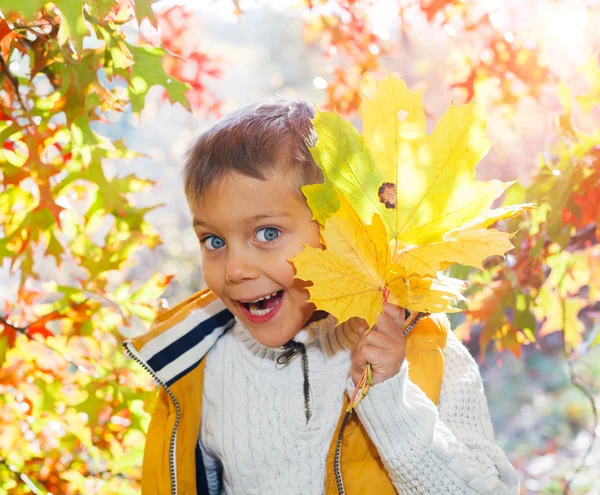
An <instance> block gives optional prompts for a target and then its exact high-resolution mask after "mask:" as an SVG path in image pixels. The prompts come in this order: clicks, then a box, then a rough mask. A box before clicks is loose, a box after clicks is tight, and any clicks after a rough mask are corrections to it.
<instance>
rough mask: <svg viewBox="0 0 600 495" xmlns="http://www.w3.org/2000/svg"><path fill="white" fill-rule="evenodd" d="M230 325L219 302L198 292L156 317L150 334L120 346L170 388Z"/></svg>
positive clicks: (229, 316) (228, 314)
mask: <svg viewBox="0 0 600 495" xmlns="http://www.w3.org/2000/svg"><path fill="white" fill-rule="evenodd" d="M234 324H235V317H234V316H233V314H232V313H231V312H230V311H229V310H228V309H227V308H226V307H225V305H224V304H223V302H222V301H221V300H220V299H218V298H217V297H216V296H215V295H214V294H213V293H212V292H210V291H202V292H198V293H196V294H194V295H193V296H192V297H190V298H189V299H187V300H185V301H184V302H182V303H181V304H178V305H177V306H175V307H174V308H173V309H171V310H169V311H166V312H165V313H163V314H161V315H159V316H158V317H157V319H156V320H155V322H154V324H153V325H152V329H151V330H150V332H148V333H146V334H144V335H142V336H140V337H136V338H134V339H131V340H128V341H126V342H125V343H124V344H123V345H124V346H125V349H126V350H127V352H128V353H129V354H130V355H131V356H132V357H133V358H134V359H135V360H137V361H140V362H141V364H142V365H145V367H147V368H149V370H150V372H151V374H152V375H153V376H155V377H157V378H158V379H159V380H160V381H162V382H163V383H164V384H166V385H167V386H170V385H172V384H173V383H175V382H176V381H177V380H179V379H180V378H182V377H184V376H185V375H187V374H188V373H189V372H190V371H192V370H193V369H194V368H196V367H197V366H198V365H199V364H200V362H201V361H202V359H203V358H204V356H205V355H206V354H207V353H208V351H209V350H210V348H211V347H212V346H213V345H214V344H215V342H216V341H217V340H218V339H219V337H221V336H222V335H223V334H225V332H227V331H228V330H229V329H231V328H232V327H233V325H234Z"/></svg>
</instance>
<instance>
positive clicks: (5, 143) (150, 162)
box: [0, 0, 600, 494]
mask: <svg viewBox="0 0 600 495" xmlns="http://www.w3.org/2000/svg"><path fill="white" fill-rule="evenodd" d="M599 21H600V4H599V2H596V1H583V0H582V1H578V0H530V1H526V2H522V1H516V0H509V1H502V2H500V1H496V0H479V1H475V2H464V1H461V0H379V1H373V0H363V1H357V0H345V1H342V0H335V1H334V0H331V1H328V0H302V1H299V2H298V1H295V2H288V1H278V2H274V1H266V0H265V1H260V2H259V1H235V0H233V1H232V0H215V1H191V0H189V1H187V2H173V1H159V2H154V1H153V0H136V1H135V2H134V1H132V0H89V1H85V0H54V1H53V2H46V1H45V0H2V1H1V2H0V100H1V102H2V106H1V107H0V145H1V148H0V167H1V176H0V494H4V493H7V494H8V493H10V494H26V493H35V494H42V493H44V494H45V493H52V494H79V493H82V494H127V493H138V492H139V480H140V474H141V469H140V467H141V456H142V449H143V437H144V431H145V428H146V427H147V423H148V419H149V411H150V410H151V408H152V405H153V397H154V390H153V386H154V385H153V383H152V381H151V379H150V377H149V376H147V375H146V374H145V373H144V372H143V371H142V370H141V369H139V368H138V367H137V366H136V365H135V364H134V363H133V362H131V361H128V360H127V359H126V358H125V356H124V354H123V353H122V352H121V348H120V341H121V340H122V339H123V338H127V337H129V336H132V335H135V334H137V333H140V332H143V331H144V330H145V329H146V328H147V327H148V325H149V323H150V321H151V320H152V318H153V317H154V315H155V314H156V312H157V311H159V310H160V309H161V308H162V307H165V306H167V305H172V304H175V303H177V302H179V301H181V300H182V299H184V298H185V297H187V296H189V295H190V294H192V293H193V292H195V291H197V290H199V289H201V288H203V281H202V271H201V266H200V256H199V250H198V246H197V241H196V239H195V235H194V233H193V231H192V229H191V224H190V219H189V213H188V211H187V206H186V204H185V201H184V199H183V195H182V194H181V193H180V192H179V191H181V184H180V178H179V175H180V167H181V156H182V153H183V151H184V150H185V148H186V146H187V145H188V144H189V143H190V141H191V140H192V138H193V137H194V136H195V135H196V134H197V133H198V132H200V131H201V130H203V129H205V128H206V127H207V126H209V125H210V124H211V123H212V122H214V120H215V119H216V118H217V117H218V116H219V115H221V114H223V113H225V112H227V111H229V110H231V109H234V108H236V107H238V106H240V105H243V104H245V103H249V102H251V101H255V100H259V99H265V98H270V97H273V96H274V95H276V94H282V95H283V96H285V97H287V98H303V99H305V100H308V101H309V102H312V103H314V104H315V105H317V106H319V107H320V108H324V109H333V108H335V109H337V111H339V112H340V113H342V114H344V115H345V116H349V117H351V118H353V119H354V122H355V124H356V126H357V127H359V128H360V122H359V121H358V119H357V118H356V112H357V107H358V105H359V103H360V97H361V94H366V95H369V94H372V92H373V91H374V88H375V85H376V81H377V80H378V79H381V78H382V77H384V76H385V74H386V73H387V72H388V71H392V72H394V73H396V74H398V75H399V76H401V77H403V78H404V79H405V80H406V81H407V83H408V85H409V87H411V88H412V89H416V88H423V89H424V90H425V96H424V101H425V105H426V108H427V112H428V118H429V125H430V129H433V127H434V125H435V122H436V121H437V119H438V118H439V116H440V115H441V114H442V113H443V111H444V110H445V109H446V108H447V107H448V106H449V105H450V104H451V103H454V104H461V103H465V102H467V101H470V100H471V99H473V98H476V99H478V100H480V101H483V102H485V103H486V106H487V110H488V113H489V115H490V118H489V137H490V139H491V140H493V141H494V142H495V144H494V145H493V147H492V150H491V152H490V153H489V154H488V156H487V157H486V158H485V159H484V160H483V162H482V163H481V164H480V165H479V166H478V170H477V173H478V178H480V179H484V180H490V179H492V178H497V179H501V180H505V181H506V180H518V183H517V184H515V185H514V186H512V187H511V188H510V189H509V190H508V193H507V194H506V196H505V197H504V198H502V202H501V204H504V205H509V204H513V203H524V202H534V203H536V204H538V205H539V208H538V209H537V210H535V211H534V212H532V214H530V215H528V216H527V217H526V218H523V219H520V220H508V221H504V222H503V224H502V225H500V226H499V227H500V228H501V229H503V230H509V231H511V232H513V231H517V230H518V234H517V235H516V236H515V238H514V240H513V241H514V244H515V249H514V250H513V251H511V252H510V253H509V255H508V256H507V257H506V259H503V258H500V257H498V258H489V259H488V261H487V262H486V265H485V270H484V271H483V272H481V271H478V270H472V269H470V268H468V267H454V268H453V269H452V270H453V273H452V275H454V276H459V277H464V278H468V279H469V280H470V281H471V282H472V286H471V288H470V289H469V293H468V298H469V305H468V309H467V310H466V311H465V312H464V313H463V314H460V315H453V324H454V327H455V331H456V333H457V334H458V335H459V336H460V338H461V339H462V340H463V341H464V342H465V344H466V345H467V346H468V347H469V349H470V350H471V352H472V353H473V354H474V356H476V357H477V359H478V360H479V363H480V366H481V369H482V374H483V377H484V381H485V387H486V391H487V395H488V402H489V405H490V410H491V413H492V418H493V421H494V425H495V431H496V435H497V439H498V441H499V443H500V444H501V446H502V447H503V448H504V450H505V451H506V452H507V455H508V456H509V458H510V460H511V462H512V463H513V464H514V466H515V467H516V469H517V470H518V473H519V476H520V478H521V482H522V493H523V494H551V493H573V494H600V474H599V473H598V465H599V464H600V441H597V437H598V435H600V426H599V424H598V412H597V399H598V393H599V387H600V380H599V378H598V377H600V359H599V358H600V346H599V345H597V344H598V343H599V342H600V319H599V313H598V311H599V310H600V247H599V245H598V240H599V238H600V227H599V221H600V126H599V123H600V105H598V103H600V60H599V54H600V31H598V29H597V26H598V25H600V23H599ZM495 206H499V205H495Z"/></svg>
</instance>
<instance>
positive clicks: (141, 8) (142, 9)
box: [135, 0, 156, 27]
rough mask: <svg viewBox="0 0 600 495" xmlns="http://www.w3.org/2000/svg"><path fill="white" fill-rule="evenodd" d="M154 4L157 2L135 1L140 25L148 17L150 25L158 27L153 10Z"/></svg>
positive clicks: (153, 0)
mask: <svg viewBox="0 0 600 495" xmlns="http://www.w3.org/2000/svg"><path fill="white" fill-rule="evenodd" d="M153 3H156V0H135V17H136V19H137V21H138V23H139V24H141V23H142V20H143V19H144V17H147V18H148V20H149V21H150V24H152V25H153V26H154V27H156V17H154V11H153V10H152V4H153Z"/></svg>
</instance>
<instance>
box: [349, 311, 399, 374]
mask: <svg viewBox="0 0 600 495" xmlns="http://www.w3.org/2000/svg"><path fill="white" fill-rule="evenodd" d="M403 326H404V309H402V308H400V307H399V306H396V305H395V304H391V303H387V302H386V303H383V313H381V314H380V315H379V318H378V319H377V324H376V325H375V326H374V327H373V329H372V330H371V331H370V332H369V334H368V335H365V331H366V329H367V327H363V328H361V329H360V330H359V331H358V335H359V337H360V340H359V341H358V345H357V346H356V350H355V351H354V355H353V356H352V380H354V383H355V384H357V383H358V382H359V380H360V377H361V375H362V373H363V370H364V369H365V366H366V365H367V363H370V364H371V369H372V371H373V385H375V384H376V383H379V382H382V381H384V380H387V379H388V378H391V377H392V376H394V375H395V374H396V373H398V371H400V367H401V366H402V363H403V362H404V358H405V356H406V337H405V336H404V335H403V333H402V327H403Z"/></svg>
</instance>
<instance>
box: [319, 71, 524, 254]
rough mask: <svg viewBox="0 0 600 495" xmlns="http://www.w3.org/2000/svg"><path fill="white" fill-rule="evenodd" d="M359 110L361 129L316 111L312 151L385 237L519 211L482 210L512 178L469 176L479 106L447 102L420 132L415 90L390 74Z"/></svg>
mask: <svg viewBox="0 0 600 495" xmlns="http://www.w3.org/2000/svg"><path fill="white" fill-rule="evenodd" d="M361 114H362V116H363V120H364V133H363V136H360V135H359V134H358V132H357V131H356V129H355V128H354V127H353V126H352V125H351V124H350V123H348V122H346V121H344V120H343V119H342V118H341V117H340V116H338V115H337V114H333V113H328V112H318V113H317V115H316V117H315V119H314V125H315V128H316V130H317V135H318V140H317V144H316V146H315V148H314V149H313V150H312V152H313V156H314V158H315V161H316V162H317V164H318V165H319V166H320V167H321V168H322V169H323V171H324V173H325V174H326V175H327V177H328V179H329V180H330V181H331V182H332V184H333V185H334V186H335V188H336V189H338V190H339V191H340V192H341V193H342V194H344V196H345V197H346V199H348V200H349V201H350V203H351V204H352V206H353V207H354V209H355V210H356V211H357V212H358V213H359V215H360V217H361V219H362V220H363V222H367V223H368V222H369V221H370V219H371V216H372V215H373V213H375V212H377V213H379V214H380V215H381V217H382V219H383V221H384V224H385V227H386V230H387V233H388V237H389V239H390V240H393V241H395V242H398V243H399V244H401V245H418V246H425V245H428V244H433V243H436V242H443V241H444V236H445V234H446V233H447V232H449V231H452V230H455V229H458V228H465V226H466V225H468V224H469V222H473V221H477V222H479V223H480V224H481V226H482V227H486V226H488V225H489V224H491V223H493V222H494V221H496V220H498V219H501V218H506V217H509V216H512V215H515V214H518V213H521V212H523V211H525V209H526V206H524V205H521V206H514V207H513V208H512V209H510V210H506V209H505V210H501V211H499V212H495V211H494V210H490V206H491V204H492V202H493V201H494V200H495V199H496V198H498V197H499V196H500V195H501V194H502V193H503V192H504V190H505V189H506V188H507V187H509V186H510V185H511V184H512V183H502V182H500V181H497V180H492V181H489V182H483V181H477V180H476V179H475V166H476V165H477V163H478V162H479V161H480V160H481V159H482V158H483V157H484V156H485V155H486V153H487V151H488V149H489V145H490V143H489V141H487V139H486V115H485V111H484V109H483V107H482V106H480V105H477V104H475V103H470V104H468V105H463V106H452V107H451V108H450V109H449V110H448V111H447V112H446V114H445V115H444V116H443V117H442V118H441V120H440V122H439V123H438V125H437V126H436V128H435V130H434V131H433V132H432V133H431V134H430V135H427V133H426V129H425V116H424V112H423V104H422V96H421V93H418V92H412V91H410V90H409V89H408V88H407V87H406V84H405V83H404V82H403V81H401V80H399V79H397V78H395V77H393V76H391V75H390V76H388V77H387V78H386V79H385V80H384V81H382V82H381V83H380V85H379V88H378V90H377V92H376V94H375V96H374V97H373V98H372V99H368V98H365V100H364V102H363V105H362V107H361ZM313 200H314V197H313ZM321 202H323V201H321ZM509 212H510V213H509ZM496 251H497V249H496ZM491 254H493V252H490V254H488V256H489V255H491Z"/></svg>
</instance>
